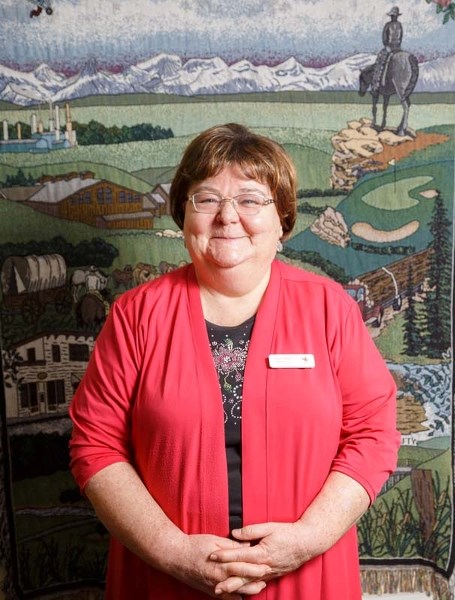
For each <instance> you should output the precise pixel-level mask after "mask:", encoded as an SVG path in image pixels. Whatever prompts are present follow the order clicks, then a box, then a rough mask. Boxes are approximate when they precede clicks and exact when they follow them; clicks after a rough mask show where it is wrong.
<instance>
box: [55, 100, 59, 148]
mask: <svg viewBox="0 0 455 600" xmlns="http://www.w3.org/2000/svg"><path fill="white" fill-rule="evenodd" d="M54 113H55V141H56V142H59V141H60V108H59V107H58V105H56V106H55V111H54Z"/></svg>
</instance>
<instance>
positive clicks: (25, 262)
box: [0, 254, 71, 323]
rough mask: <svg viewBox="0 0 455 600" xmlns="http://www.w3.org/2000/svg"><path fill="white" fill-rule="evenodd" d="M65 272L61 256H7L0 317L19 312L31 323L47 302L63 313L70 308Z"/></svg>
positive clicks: (42, 310)
mask: <svg viewBox="0 0 455 600" xmlns="http://www.w3.org/2000/svg"><path fill="white" fill-rule="evenodd" d="M66 271H67V270H66V263H65V259H64V258H63V256H61V254H42V255H35V254H30V255H28V256H9V257H8V258H7V259H6V260H5V262H4V263H3V265H2V270H1V275H0V277H1V286H2V292H3V298H2V304H3V313H4V315H3V316H4V317H6V316H7V315H8V314H10V315H11V314H13V313H15V312H18V311H20V313H21V315H22V318H23V319H24V321H25V322H26V323H33V322H35V321H36V320H37V319H38V318H39V317H40V316H41V314H42V313H43V312H44V310H45V308H46V305H47V304H50V303H53V304H54V305H55V308H56V310H57V312H59V313H64V312H66V311H67V310H68V307H69V306H70V305H71V301H70V297H69V293H68V289H67V285H66Z"/></svg>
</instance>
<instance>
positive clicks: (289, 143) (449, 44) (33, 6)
mask: <svg viewBox="0 0 455 600" xmlns="http://www.w3.org/2000/svg"><path fill="white" fill-rule="evenodd" d="M1 4H2V5H1V8H0V121H1V123H0V294H1V296H0V348H1V369H0V373H1V382H0V425H1V433H2V435H1V442H0V478H1V483H2V485H0V523H1V527H0V581H2V584H1V585H3V589H4V592H5V595H6V598H8V599H11V600H16V599H19V598H43V599H44V598H50V597H52V598H59V599H66V598H68V599H70V598H77V599H85V598H87V599H89V598H101V597H102V590H103V582H104V578H105V568H106V556H107V547H108V546H107V545H108V534H107V532H106V530H105V528H104V527H103V526H102V525H101V524H100V523H99V521H98V520H97V519H96V517H95V514H94V511H93V510H92V508H91V507H90V506H89V504H88V503H87V502H86V500H85V499H84V498H83V497H82V496H81V494H80V493H79V491H78V489H77V488H76V485H75V483H74V481H73V479H72V477H71V474H70V472H69V468H68V440H69V436H70V431H71V423H70V420H69V418H68V406H69V403H70V402H71V398H72V395H73V393H74V390H75V389H76V388H77V386H78V383H79V382H80V380H81V378H82V376H83V374H84V370H85V368H86V365H87V361H88V359H89V356H90V353H91V351H92V349H93V345H94V342H95V339H96V336H97V334H98V332H99V330H100V328H101V327H102V324H103V322H104V320H105V318H106V316H107V314H108V312H109V309H110V306H111V304H112V302H113V301H114V300H115V299H116V298H117V297H118V296H119V295H120V294H122V293H123V292H124V291H125V290H128V289H130V288H132V287H133V286H137V285H140V284H141V283H143V282H146V281H149V280H150V279H153V278H156V277H160V276H161V275H162V274H164V273H166V272H168V271H170V270H173V269H176V268H178V267H179V266H181V265H183V264H186V263H187V261H188V260H189V259H188V255H187V253H186V250H185V247H184V243H183V240H182V234H181V231H179V230H178V228H177V227H176V225H175V224H174V222H173V220H172V218H171V216H170V208H169V189H170V184H171V182H172V177H173V173H174V170H175V167H176V165H177V163H178V161H179V158H180V156H181V153H182V150H183V149H184V148H185V146H186V145H187V144H188V142H189V141H190V140H191V139H192V138H193V137H194V136H195V135H196V134H197V133H199V132H200V131H202V130H203V129H205V128H207V127H209V126H211V125H215V124H221V123H227V122H239V123H243V124H245V125H247V126H248V127H250V128H252V129H253V130H255V131H257V132H258V133H262V134H265V135H267V136H270V137H272V138H273V139H275V140H277V141H278V142H280V143H281V144H283V146H284V147H285V148H286V150H287V151H288V152H289V154H290V155H291V157H292V158H293V160H294V162H295V164H296V168H297V172H298V181H299V189H298V194H297V203H298V218H297V224H296V228H295V230H294V231H293V233H292V235H291V237H290V239H289V240H287V241H286V242H285V244H284V247H283V248H282V249H281V250H280V251H279V255H278V256H279V258H280V259H281V260H283V261H285V262H289V263H292V264H295V265H297V266H300V267H302V268H305V269H308V270H311V271H316V272H318V273H321V274H324V275H327V276H329V277H331V278H333V279H335V280H336V281H338V282H340V283H341V284H342V285H343V287H344V288H345V290H346V293H347V294H350V295H351V296H352V297H353V298H354V299H355V300H356V301H357V303H358V305H359V307H360V310H361V312H362V315H363V318H364V321H365V323H366V324H367V327H368V329H369V331H370V333H371V335H372V337H373V338H374V340H375V343H376V344H377V346H378V348H379V350H380V351H381V353H382V355H383V356H384V358H385V359H386V360H387V364H388V367H389V369H390V371H391V373H392V375H393V377H394V378H395V381H396V383H397V386H398V428H399V430H400V432H401V435H402V445H401V448H400V453H399V462H398V468H397V470H396V471H395V473H393V475H392V476H391V477H390V479H389V480H388V481H387V482H386V484H385V485H384V487H383V489H382V491H381V493H380V495H379V496H378V498H377V500H376V502H375V503H374V504H373V506H372V507H371V509H370V510H369V511H368V513H367V514H366V515H365V516H364V517H363V518H362V520H361V521H360V523H359V525H358V538H359V549H360V555H361V568H362V584H363V589H364V591H365V592H366V593H367V592H368V593H386V592H389V593H390V592H392V593H393V592H400V591H410V592H412V591H423V592H428V593H432V594H433V597H434V598H435V599H436V600H447V599H449V598H455V586H454V576H453V569H454V558H455V554H454V545H455V544H454V534H455V515H454V507H453V501H454V460H453V446H454V435H453V434H454V432H453V399H454V398H453V393H454V377H453V332H454V318H453V317H454V312H453V295H454V277H453V273H454V254H453V247H454V244H453V233H454V232H453V229H454V211H453V208H454V164H455V143H454V139H455V108H454V106H455V104H454V101H455V22H454V21H455V3H454V2H452V1H451V0H401V2H400V4H399V7H397V6H393V5H392V3H391V2H390V1H389V0H377V1H376V2H374V3H368V2H363V3H361V2H357V1H355V0H324V1H323V0H296V1H294V2H287V1H286V0H260V1H259V0H244V1H243V2H241V3H226V2H223V1H221V0H207V1H206V2H202V1H200V0H199V1H196V2H189V3H188V2H183V1H180V0H160V1H158V0H129V1H128V2H118V1H116V0H99V1H98V2H96V3H95V2H92V1H91V0H2V3H1ZM352 368H353V369H355V365H353V366H352Z"/></svg>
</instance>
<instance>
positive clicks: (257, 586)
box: [237, 581, 267, 596]
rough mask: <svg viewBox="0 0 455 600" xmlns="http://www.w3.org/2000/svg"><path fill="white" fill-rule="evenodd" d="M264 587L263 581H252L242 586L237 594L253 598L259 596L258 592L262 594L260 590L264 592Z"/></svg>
mask: <svg viewBox="0 0 455 600" xmlns="http://www.w3.org/2000/svg"><path fill="white" fill-rule="evenodd" d="M266 586H267V584H266V582H265V581H252V582H251V583H247V584H245V585H243V586H242V587H241V588H239V589H238V590H237V592H238V593H239V594H242V595H244V596H254V595H255V594H259V592H262V590H265V588H266Z"/></svg>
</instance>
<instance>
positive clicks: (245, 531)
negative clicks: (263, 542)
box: [231, 523, 275, 540]
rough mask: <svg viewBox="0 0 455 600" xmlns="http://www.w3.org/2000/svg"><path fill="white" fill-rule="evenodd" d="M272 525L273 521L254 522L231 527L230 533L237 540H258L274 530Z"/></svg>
mask: <svg viewBox="0 0 455 600" xmlns="http://www.w3.org/2000/svg"><path fill="white" fill-rule="evenodd" d="M274 525H275V524H274V523H256V524H255V525H246V526H245V527H241V528H240V529H233V530H232V532H231V533H232V536H233V537H235V538H236V539H237V540H260V539H262V538H263V537H265V536H267V535H270V534H271V533H272V532H273V531H274V529H275V527H274Z"/></svg>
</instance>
